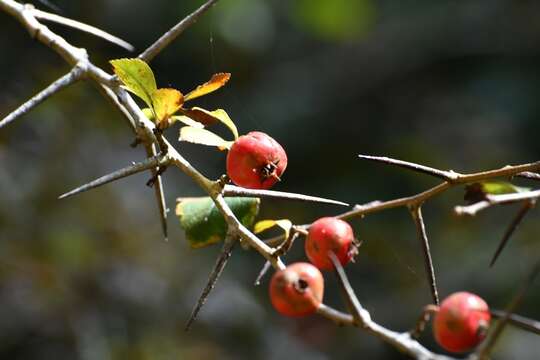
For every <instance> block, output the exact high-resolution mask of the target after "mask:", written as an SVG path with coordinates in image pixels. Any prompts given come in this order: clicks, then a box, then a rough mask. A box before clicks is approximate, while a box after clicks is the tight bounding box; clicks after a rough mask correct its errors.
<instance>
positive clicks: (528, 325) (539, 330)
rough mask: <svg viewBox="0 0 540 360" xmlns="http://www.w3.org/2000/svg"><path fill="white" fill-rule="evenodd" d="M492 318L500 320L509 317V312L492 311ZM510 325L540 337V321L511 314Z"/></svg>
mask: <svg viewBox="0 0 540 360" xmlns="http://www.w3.org/2000/svg"><path fill="white" fill-rule="evenodd" d="M491 316H492V317H494V318H498V319H500V318H504V317H505V316H507V312H505V311H500V310H491ZM508 323H509V324H512V325H513V326H515V327H518V328H520V329H522V330H525V331H528V332H531V333H534V334H537V335H540V321H536V320H532V319H529V318H526V317H524V316H521V315H517V314H509V316H508Z"/></svg>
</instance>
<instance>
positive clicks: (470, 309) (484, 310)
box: [433, 292, 491, 353]
mask: <svg viewBox="0 0 540 360" xmlns="http://www.w3.org/2000/svg"><path fill="white" fill-rule="evenodd" d="M490 319H491V314H490V312H489V307H488V306H487V304H486V302H485V301H484V300H483V299H482V298H480V297H478V296H476V295H474V294H471V293H468V292H457V293H454V294H452V295H450V296H449V297H447V298H446V299H444V301H443V302H442V304H441V306H440V309H439V311H438V312H437V313H436V314H435V318H434V319H433V333H434V336H435V340H437V343H438V344H439V345H440V346H442V347H443V348H444V349H446V350H448V351H451V352H456V353H460V352H465V351H467V350H470V349H472V348H473V347H475V346H476V345H478V344H479V343H480V342H481V341H482V340H483V339H484V337H485V336H486V331H487V328H488V326H489V321H490Z"/></svg>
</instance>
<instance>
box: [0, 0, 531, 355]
mask: <svg viewBox="0 0 540 360" xmlns="http://www.w3.org/2000/svg"><path fill="white" fill-rule="evenodd" d="M48 1H49V2H50V3H51V4H52V5H53V6H54V7H56V8H58V10H59V11H60V13H61V14H62V15H64V16H68V17H72V18H74V19H77V20H80V21H83V22H86V23H88V24H92V25H95V26H97V27H100V28H102V29H104V30H106V31H109V32H111V33H113V34H115V35H117V36H119V37H121V38H123V39H125V40H127V41H129V42H131V43H132V44H134V45H135V46H136V48H137V50H138V51H141V50H143V49H144V48H145V47H146V46H148V45H149V44H150V43H152V42H153V41H154V40H155V39H156V38H157V37H158V36H160V35H161V34H162V33H163V32H164V31H166V30H167V29H168V28H170V27H171V26H172V25H174V24H175V23H176V22H177V21H178V20H179V19H181V18H182V17H183V16H185V15H186V14H188V13H189V12H191V11H192V10H194V9H195V8H196V7H198V6H199V5H200V4H201V1H194V0H189V1H187V0H184V1H172V0H154V1H128V0H94V1H68V0H48ZM34 3H35V5H36V6H38V7H39V8H41V9H44V10H47V8H46V7H45V6H44V5H43V4H42V3H40V2H34ZM539 17H540V3H539V2H537V1H532V0H531V1H510V0H467V1H464V0H463V1H462V0H460V1H451V2H449V1H428V0H415V1H406V2H403V1H390V0H379V1H375V0H333V1H327V0H295V1H288V2H285V1H277V0H222V1H220V2H219V3H218V4H217V5H216V6H215V7H214V8H213V9H212V10H211V11H210V12H209V14H207V15H206V16H204V18H202V19H201V20H200V21H198V22H197V23H196V25H195V26H193V27H192V28H190V29H189V30H188V31H186V32H185V33H184V35H182V37H181V38H179V39H178V40H177V41H175V42H174V44H173V45H172V46H170V47H169V48H168V49H167V50H165V51H164V52H162V53H161V54H160V55H159V56H158V57H157V58H156V59H155V60H154V61H153V62H152V68H153V69H154V72H155V74H156V78H157V81H158V86H161V87H166V86H174V87H176V88H178V89H181V90H182V91H184V92H187V91H189V90H191V89H192V88H194V87H195V86H196V85H198V84H200V83H202V82H204V81H206V80H207V79H208V78H209V77H210V75H211V74H213V73H215V72H219V71H228V72H231V73H232V79H231V81H230V82H229V84H228V85H227V86H226V87H225V88H223V89H221V90H220V91H218V92H216V93H215V94H212V95H209V96H206V97H204V98H202V99H200V100H196V105H198V106H202V107H205V108H208V109H214V108H218V107H222V108H224V109H226V110H227V111H228V113H229V115H230V116H231V117H232V118H233V119H234V120H235V122H236V124H237V126H238V127H239V129H240V131H241V132H242V133H246V132H248V131H251V130H261V131H265V132H267V133H269V134H271V135H272V136H273V137H274V138H276V139H277V140H278V141H279V142H280V143H281V144H282V145H283V146H284V148H285V149H286V150H287V153H288V157H289V167H288V169H287V171H286V173H285V176H284V177H283V181H282V182H281V183H280V184H279V185H278V186H276V187H275V189H276V190H282V191H290V192H300V193H305V194H311V195H319V196H324V197H330V198H334V199H339V200H343V201H346V202H350V203H365V202H369V201H372V200H387V199H391V198H395V197H399V196H405V195H411V194H414V193H417V192H420V191H422V190H424V189H427V188H428V187H430V186H432V185H434V184H436V183H437V180H435V179H432V178H430V177H429V176H426V175H420V174H415V173H412V172H409V171H406V170H403V169H397V168H393V167H387V166H385V165H382V164H374V163H369V162H364V161H361V160H359V159H358V158H357V154H372V155H385V156H391V157H396V158H400V159H405V160H409V161H413V162H418V163H422V164H425V165H429V166H433V167H437V168H442V169H454V170H456V171H461V172H467V171H475V170H482V169H488V168H495V167H501V166H504V165H507V164H517V163H525V162H530V161H535V160H538V154H539V152H540V142H539V141H538V132H539V130H540V122H539V121H538V117H539V116H540V106H539V102H538V98H539V96H540V68H539V67H538V63H539V61H540V51H539V50H540V25H539V24H540V22H539V21H538V19H539ZM51 28H53V29H54V30H55V31H57V32H58V33H60V34H62V35H63V36H65V37H66V39H67V40H68V41H70V42H71V43H73V44H75V45H78V46H81V47H85V48H87V49H88V51H89V53H90V54H91V58H92V60H93V61H94V62H95V63H97V64H98V65H100V66H103V67H104V68H106V69H108V70H109V69H110V66H109V65H108V63H107V61H108V60H109V59H113V58H119V57H129V56H134V54H129V53H126V52H125V51H122V50H119V49H117V48H115V47H114V46H112V45H109V44H107V43H105V42H103V41H101V40H99V39H96V38H94V37H92V36H89V35H86V34H82V33H79V32H77V31H72V30H67V29H65V28H62V27H59V26H56V25H51ZM0 53H1V54H2V55H1V56H0V68H1V69H2V71H1V72H0V81H1V84H2V85H1V89H0V117H3V116H5V115H6V114H8V113H9V112H10V111H12V110H13V109H15V108H16V107H17V106H18V105H20V104H21V103H22V102H23V101H25V100H27V99H28V98H29V97H30V96H32V95H33V94H35V93H36V92H38V91H39V90H41V89H43V88H44V87H46V86H47V85H48V84H49V83H50V82H52V81H54V80H55V79H56V78H58V77H59V76H61V75H62V74H64V73H65V72H67V71H68V70H69V68H68V66H67V65H66V64H65V63H64V62H63V61H62V59H61V58H60V57H59V56H58V55H56V54H55V53H54V52H52V51H51V50H50V49H48V48H46V47H45V46H43V45H42V44H40V43H38V42H36V41H34V40H32V39H30V37H29V36H28V33H27V32H26V31H25V30H24V29H23V28H22V27H21V26H20V25H19V24H18V23H17V22H16V21H15V20H14V19H12V18H11V17H9V16H8V15H6V14H4V13H0ZM222 130H223V129H220V130H218V131H222ZM222 134H223V135H224V136H226V135H227V133H226V131H223V132H222ZM166 136H167V138H169V140H171V141H175V140H176V139H177V136H178V128H176V127H175V128H172V129H170V130H168V132H167V133H166ZM132 141H133V136H132V133H131V131H130V130H129V129H128V128H127V125H126V124H125V122H124V120H123V119H122V117H121V114H120V113H119V112H118V111H117V110H116V109H114V108H113V107H112V106H111V105H110V104H109V103H108V102H107V101H106V100H105V99H103V98H102V97H101V95H100V94H99V93H98V92H97V91H96V88H95V87H94V86H93V85H92V84H91V83H89V82H83V83H78V84H76V85H74V86H71V87H69V88H68V89H65V90H63V91H62V92H61V93H60V94H57V95H55V96H54V97H53V98H52V99H50V100H48V101H46V102H45V103H44V104H42V105H40V106H39V107H38V108H36V109H35V110H33V111H32V112H30V113H29V114H27V115H25V116H24V117H22V118H20V119H19V120H17V121H16V122H15V123H12V124H11V125H9V126H8V127H7V128H4V129H2V131H0V358H2V359H82V360H93V359H134V360H139V359H141V360H142V359H248V358H249V359H253V358H256V359H268V360H270V359H296V360H300V359H402V358H404V357H403V355H401V354H399V353H398V352H397V351H396V350H395V349H393V348H391V347H389V346H387V345H385V344H384V343H382V342H381V341H380V340H378V339H376V338H374V337H371V336H369V335H367V334H365V333H363V332H362V331H359V330H356V329H351V328H339V327H336V326H334V325H333V324H332V323H330V322H329V321H327V320H326V319H324V318H320V317H317V316H313V317H309V318H305V319H300V320H296V319H287V318H283V317H281V316H279V315H277V314H276V312H275V311H274V309H273V308H272V307H271V305H270V302H269V300H268V296H267V286H268V277H267V278H266V279H265V281H264V282H263V284H262V285H261V286H259V287H254V286H253V281H254V279H255V277H256V276H257V274H258V272H259V270H260V268H261V267H262V265H263V260H262V258H261V257H260V256H258V255H256V254H255V253H253V252H246V251H243V250H240V249H238V250H237V251H235V253H233V256H232V258H231V260H230V262H229V264H228V266H227V268H226V269H225V272H224V274H223V276H222V278H221V280H220V281H219V282H218V285H217V287H216V289H215V291H214V293H213V294H212V295H211V297H210V298H209V300H208V302H207V305H206V306H205V307H204V309H203V311H202V313H201V314H200V318H199V320H198V321H197V322H196V323H195V325H194V327H193V329H192V331H191V332H188V333H186V332H184V330H183V328H184V324H185V322H186V321H187V319H188V317H189V314H190V312H191V308H192V306H193V304H194V303H195V301H196V299H197V297H198V295H199V293H200V291H201V289H202V288H203V286H204V285H205V282H206V277H207V275H208V273H209V272H210V269H211V267H212V266H213V264H214V261H215V258H216V256H217V255H218V253H219V250H220V246H219V245H215V246H212V247H208V248H205V249H199V250H192V249H190V248H189V246H188V244H187V242H186V240H185V238H184V235H183V232H182V230H181V229H180V227H179V222H178V219H177V218H176V217H175V215H174V207H175V201H176V198H177V197H180V196H183V197H185V196H199V195H202V193H201V191H200V190H199V189H198V188H197V187H196V186H195V185H194V184H193V183H192V182H191V181H190V179H189V178H188V177H186V176H185V175H183V174H182V173H180V172H179V171H177V170H174V169H170V170H169V171H167V172H166V174H165V177H164V184H165V189H166V197H167V202H168V206H169V208H170V209H171V212H170V216H169V219H168V223H169V227H170V240H169V241H168V242H165V241H164V240H163V237H162V235H161V228H160V224H159V220H158V215H157V206H156V203H155V201H154V194H153V191H152V190H151V189H149V188H147V187H146V186H145V185H144V184H145V182H146V181H147V180H148V178H149V174H140V175H137V176H133V177H130V178H128V179H124V180H121V181H119V182H116V183H114V184H110V185H107V186H104V187H101V188H99V189H98V190H94V191H92V192H89V193H84V194H81V195H79V196H76V197H73V198H70V199H67V200H63V201H59V200H57V197H58V195H60V194H62V193H64V192H65V191H67V190H70V189H72V188H74V187H76V186H78V185H80V184H82V183H84V182H87V181H89V180H91V179H94V178H96V177H99V176H101V175H103V174H105V173H108V172H110V171H113V170H116V169H119V168H121V167H124V166H126V165H128V164H129V163H130V162H131V161H139V160H142V159H143V158H144V151H143V149H142V148H140V147H139V148H136V149H133V148H131V147H129V144H130V143H131V142H132ZM177 145H178V149H179V151H180V152H181V153H182V154H184V155H185V156H186V157H187V158H188V159H189V160H190V161H191V162H192V164H193V165H195V166H196V167H197V168H199V169H200V170H201V171H202V172H203V173H204V174H206V175H208V176H209V177H211V178H217V177H218V176H219V175H221V174H222V173H224V169H225V166H224V164H225V163H224V160H225V154H224V153H221V152H219V151H215V150H213V149H211V148H207V147H203V146H197V145H192V144H186V143H182V144H178V143H177ZM516 183H518V184H521V185H526V184H527V182H525V181H523V180H521V181H516ZM528 184H529V186H535V185H536V186H537V184H534V183H528ZM462 203H463V189H462V188H456V189H453V190H452V191H449V192H447V193H445V194H443V195H441V196H438V197H436V198H435V199H433V200H432V201H430V202H429V203H427V204H426V205H425V207H424V218H425V221H426V226H427V231H428V234H429V236H430V240H431V246H432V251H433V259H434V263H435V266H436V273H437V276H438V282H439V292H440V294H441V296H442V297H445V296H446V295H448V294H450V293H452V292H454V291H459V290H467V291H471V292H474V293H477V294H479V295H480V296H482V297H483V298H484V299H486V301H487V302H488V303H489V304H490V305H491V306H492V307H494V308H503V307H504V306H505V304H507V302H508V301H510V299H511V298H512V296H513V294H514V293H515V292H516V291H517V289H518V288H519V284H520V283H521V282H522V281H523V279H524V277H525V276H526V274H527V272H528V271H529V270H530V268H531V267H532V264H533V263H534V262H535V261H536V260H537V258H538V255H537V254H538V249H539V246H540V245H539V244H538V229H539V228H538V220H539V213H538V211H532V212H531V213H530V214H529V215H528V216H527V218H526V219H525V221H524V222H523V224H522V226H521V227H520V229H519V231H518V232H517V233H516V234H515V236H514V237H513V238H512V240H511V242H510V244H509V245H508V247H507V249H506V250H505V252H503V254H502V255H501V257H500V259H499V261H498V263H497V264H496V266H495V267H494V268H492V269H489V268H488V263H489V260H490V258H491V256H492V254H493V252H494V251H495V248H496V246H497V244H498V242H499V240H500V239H501V237H502V235H503V233H504V231H505V229H506V226H507V225H508V224H509V223H510V221H511V218H512V216H514V214H515V212H516V211H517V208H516V207H514V206H508V207H501V208H493V209H490V210H488V211H485V212H483V213H481V214H479V215H478V216H477V217H476V218H457V217H455V216H454V215H453V213H452V207H453V206H454V205H457V204H462ZM345 210H346V209H345V208H338V207H335V206H326V205H313V204H304V203H295V202H287V201H278V200H264V201H263V202H262V205H261V212H260V216H259V218H260V219H263V218H274V219H279V218H289V219H291V220H292V221H293V222H295V223H300V224H301V223H306V222H311V221H314V220H315V219H317V218H318V217H320V216H322V215H334V214H338V213H340V212H343V211H345ZM352 225H353V226H354V228H355V231H356V234H357V236H358V238H359V239H361V240H362V241H363V246H362V248H361V249H360V255H359V256H358V258H357V262H356V264H353V265H351V266H348V267H347V271H348V273H349V275H350V277H351V281H352V284H353V286H354V287H355V289H356V291H357V294H358V296H359V298H360V301H361V302H362V303H363V305H364V306H365V307H366V308H367V309H368V310H369V311H371V314H372V317H373V318H374V319H375V320H376V321H378V322H379V323H381V324H383V325H385V326H387V327H389V328H390V329H393V330H399V331H405V330H407V329H409V328H411V327H412V326H413V324H414V321H415V320H416V319H417V317H418V315H419V313H420V311H421V309H422V307H423V306H424V305H426V304H427V303H429V302H430V299H431V297H430V293H429V289H428V286H427V283H426V279H425V275H424V267H423V261H422V254H421V250H420V249H421V248H420V244H419V242H418V240H417V237H416V236H417V235H416V231H415V228H414V224H413V222H412V221H411V219H410V216H409V214H408V212H407V211H406V210H405V209H396V210H390V211H385V212H382V213H377V214H373V215H369V216H367V217H366V218H364V219H361V220H360V219H356V220H354V221H352ZM270 235H271V234H270ZM302 248H303V246H302V242H298V243H297V245H296V248H295V249H294V251H292V252H291V253H290V254H289V255H288V256H287V257H286V258H285V261H286V262H293V261H303V260H305V257H304V254H303V249H302ZM326 287H327V290H326V296H325V300H326V302H327V303H329V304H331V305H333V306H336V307H338V308H341V309H343V308H344V307H343V305H342V303H341V300H340V298H339V292H338V290H337V286H336V281H335V279H334V277H333V276H332V275H331V274H326ZM538 290H539V289H538V285H535V286H533V287H532V288H531V289H530V290H529V292H528V293H527V295H526V297H525V299H524V302H523V304H522V305H521V307H520V308H519V311H518V313H520V314H522V315H525V316H528V317H531V318H536V319H540V307H538V303H539V301H540V292H539V291H538ZM421 341H422V343H423V344H425V345H426V346H427V347H429V348H430V349H432V350H435V351H440V352H442V350H441V349H440V348H439V347H438V346H437V345H436V344H435V343H434V341H433V338H432V336H431V331H430V330H429V329H428V331H426V332H425V334H424V335H423V336H422V338H421ZM539 344H540V343H539V342H538V338H536V337H535V336H534V335H532V334H529V333H525V332H523V331H520V330H517V329H512V328H511V327H508V328H507V329H506V331H505V333H504V335H503V337H502V339H501V341H500V342H499V345H498V347H497V349H496V355H495V356H494V358H495V359H536V358H537V354H538V353H539V352H540V345H539Z"/></svg>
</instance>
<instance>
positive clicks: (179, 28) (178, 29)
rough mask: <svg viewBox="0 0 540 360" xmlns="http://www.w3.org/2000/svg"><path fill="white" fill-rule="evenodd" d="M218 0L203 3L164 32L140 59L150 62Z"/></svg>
mask: <svg viewBox="0 0 540 360" xmlns="http://www.w3.org/2000/svg"><path fill="white" fill-rule="evenodd" d="M217 1H218V0H209V1H207V2H205V3H204V4H203V5H201V6H200V7H199V8H198V9H197V10H195V11H194V12H192V13H191V14H189V15H188V16H186V17H185V18H184V19H182V20H181V21H180V22H179V23H177V24H176V25H175V26H173V27H172V28H171V29H170V30H169V31H167V32H166V33H165V34H163V35H162V36H161V37H160V38H159V39H158V40H156V42H154V43H153V44H152V45H150V46H149V47H148V48H147V49H146V50H144V51H143V52H142V53H141V54H140V55H139V59H141V60H144V61H146V62H150V61H151V60H152V59H153V58H154V57H155V56H156V55H157V54H159V53H160V52H161V51H162V50H163V49H165V48H166V47H167V46H168V45H169V44H170V43H171V42H172V41H173V40H174V39H176V38H177V37H178V36H179V35H180V34H182V33H183V32H184V30H186V29H187V28H188V27H190V26H191V25H193V24H194V23H195V22H196V21H197V19H198V18H199V17H200V16H201V15H202V14H204V13H205V12H206V11H208V10H209V9H210V8H211V7H212V6H213V5H214V4H215V3H216V2H217Z"/></svg>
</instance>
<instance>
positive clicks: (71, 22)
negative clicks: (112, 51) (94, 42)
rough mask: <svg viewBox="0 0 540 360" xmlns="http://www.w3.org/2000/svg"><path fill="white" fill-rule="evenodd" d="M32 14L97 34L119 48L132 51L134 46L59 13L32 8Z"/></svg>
mask: <svg viewBox="0 0 540 360" xmlns="http://www.w3.org/2000/svg"><path fill="white" fill-rule="evenodd" d="M32 14H33V15H34V16H35V17H36V18H37V19H41V20H46V21H51V22H54V23H57V24H60V25H64V26H67V27H70V28H73V29H77V30H80V31H83V32H85V33H88V34H92V35H94V36H97V37H99V38H101V39H103V40H106V41H108V42H110V43H113V44H115V45H118V46H120V47H121V48H124V49H126V50H127V51H133V50H135V48H134V47H133V45H131V44H130V43H128V42H127V41H124V40H122V39H120V38H119V37H116V36H114V35H111V34H109V33H108V32H105V31H103V30H101V29H98V28H96V27H94V26H91V25H88V24H85V23H82V22H80V21H76V20H73V19H69V18H66V17H63V16H60V15H56V14H51V13H48V12H45V11H41V10H38V9H34V10H32Z"/></svg>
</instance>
